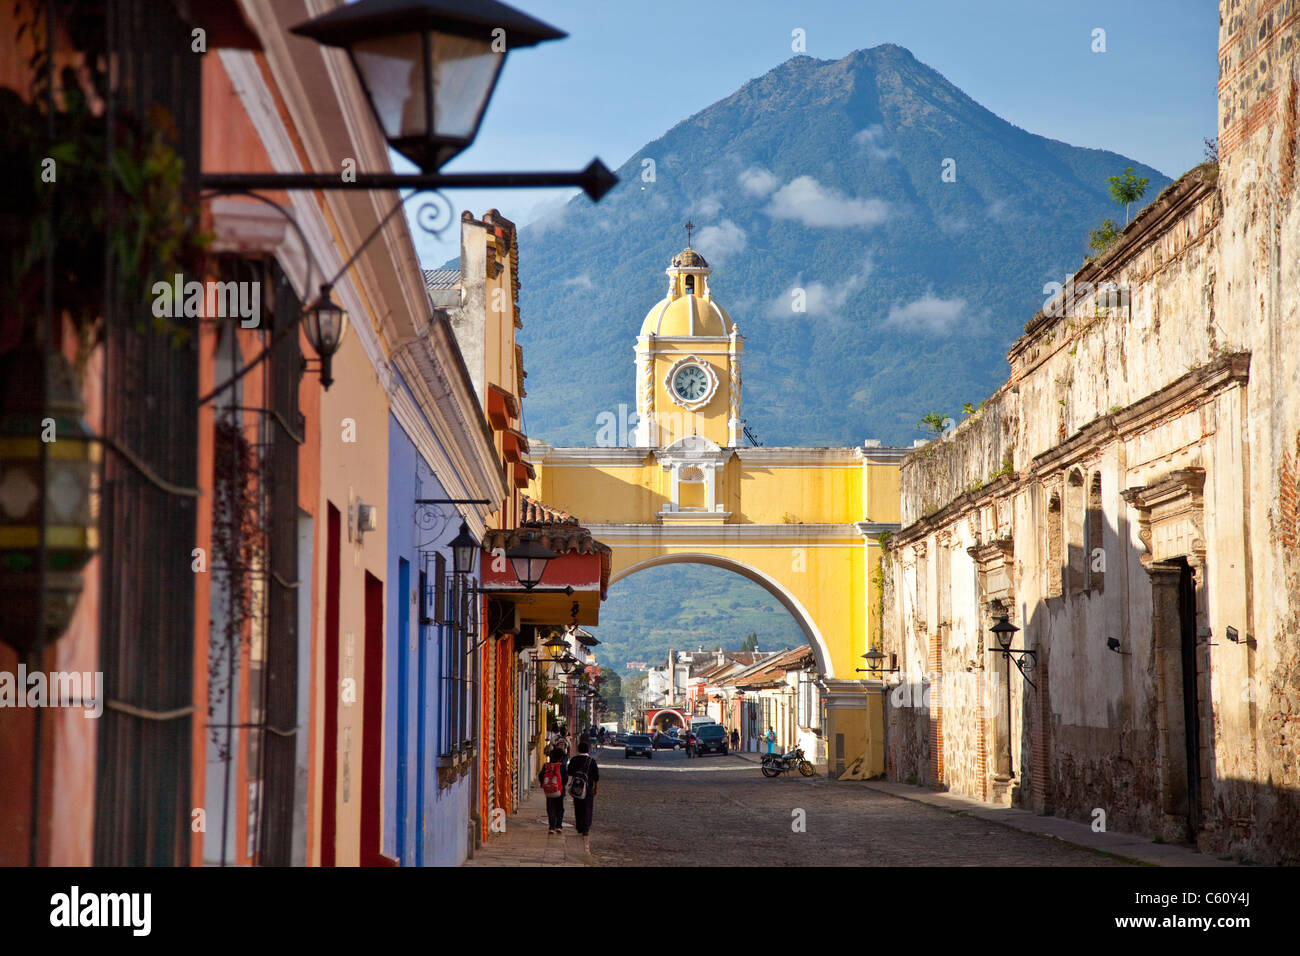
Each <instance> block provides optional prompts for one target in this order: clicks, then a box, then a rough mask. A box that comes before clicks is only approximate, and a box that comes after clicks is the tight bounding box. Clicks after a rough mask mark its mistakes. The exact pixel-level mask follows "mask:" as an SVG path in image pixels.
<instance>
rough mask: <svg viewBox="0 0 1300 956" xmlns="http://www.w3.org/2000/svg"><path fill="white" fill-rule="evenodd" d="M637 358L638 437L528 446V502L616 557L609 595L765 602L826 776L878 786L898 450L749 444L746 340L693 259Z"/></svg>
mask: <svg viewBox="0 0 1300 956" xmlns="http://www.w3.org/2000/svg"><path fill="white" fill-rule="evenodd" d="M665 271H666V274H667V276H668V291H667V294H666V295H665V297H664V298H663V299H661V300H660V301H659V302H657V303H656V304H655V305H654V306H653V307H651V309H650V311H649V312H648V313H647V314H646V317H645V320H644V322H643V323H642V326H641V330H640V334H639V335H638V336H637V339H636V345H635V362H636V370H637V396H636V405H637V427H636V428H635V430H634V431H633V433H632V435H631V441H630V443H629V444H626V445H615V444H612V443H611V444H610V445H608V446H605V447H599V446H598V447H581V448H579V447H557V446H549V445H544V444H540V443H535V444H534V446H533V450H532V452H531V453H530V455H529V461H530V462H531V464H532V465H533V466H534V468H535V469H536V478H535V479H534V481H533V484H532V486H531V490H530V494H531V495H532V496H533V497H535V498H537V499H538V500H539V501H542V502H544V503H545V504H546V505H547V506H548V507H551V508H556V509H559V510H561V511H565V512H568V513H570V514H573V515H577V516H578V517H579V518H580V519H581V521H582V523H583V525H584V526H585V527H587V528H588V529H589V530H590V531H591V533H592V534H593V535H594V536H595V537H596V538H597V539H598V540H600V541H602V542H604V543H605V544H607V545H609V546H610V547H611V548H612V549H613V564H612V573H611V577H610V580H611V582H615V581H618V580H621V579H622V578H625V577H627V576H629V575H631V574H635V573H636V572H637V571H641V570H644V569H646V568H651V567H656V566H659V565H663V564H676V563H694V564H707V565H712V566H715V567H722V568H726V569H727V570H729V571H734V572H735V573H737V574H740V575H742V576H744V577H746V578H748V579H749V580H751V581H754V582H756V583H757V584H759V585H760V586H762V587H763V588H764V589H766V590H767V591H768V592H769V593H770V594H772V595H773V596H774V597H775V598H776V599H777V600H778V601H779V602H780V603H781V605H782V606H783V607H785V608H786V610H788V611H789V612H790V614H791V616H792V617H793V618H794V619H795V621H796V622H797V623H798V625H799V628H800V630H801V631H802V632H803V635H804V637H805V639H806V640H807V641H808V644H809V646H810V647H811V648H812V650H813V655H814V657H815V659H816V663H817V670H818V674H819V684H820V686H821V688H822V700H823V701H824V704H825V707H826V719H825V720H824V721H823V724H822V726H823V727H825V728H826V732H825V735H824V752H823V753H821V754H818V755H817V757H818V762H819V763H822V764H823V765H825V766H827V767H828V768H829V769H830V770H831V772H833V773H834V772H837V771H839V770H842V769H844V768H846V767H852V768H855V770H854V771H853V772H854V775H855V776H856V775H857V774H858V773H861V772H862V768H864V767H865V768H866V770H867V771H868V772H867V775H868V776H870V775H874V774H875V773H879V772H882V771H883V769H884V763H883V745H882V741H881V735H880V728H881V727H882V725H883V724H882V716H883V714H882V706H883V698H882V686H881V682H880V681H878V680H874V681H866V680H859V679H858V678H860V677H861V676H863V674H862V673H861V672H860V671H859V668H861V667H863V666H864V662H863V660H862V657H861V655H862V654H863V653H865V652H866V651H867V649H868V648H871V647H877V646H879V644H880V621H879V610H878V609H879V585H878V584H877V583H875V582H876V579H877V574H876V572H877V568H878V565H879V561H880V538H881V535H882V534H886V533H888V532H891V531H893V530H896V529H897V528H898V501H899V483H898V474H899V472H898V462H899V460H900V459H901V458H902V456H903V454H905V453H906V451H908V449H905V448H889V447H881V446H880V444H879V443H878V442H874V443H873V442H866V443H864V444H863V445H861V446H858V447H850V448H803V447H784V448H777V447H763V446H757V445H752V444H747V443H746V440H745V435H744V420H743V418H742V417H741V388H742V376H741V363H742V359H743V355H744V338H743V336H741V334H740V332H739V329H738V328H737V326H736V324H735V322H733V321H732V319H731V316H730V315H729V314H728V313H727V311H726V310H725V309H724V308H723V307H722V306H721V305H720V304H719V303H718V302H717V301H716V300H715V299H714V298H713V296H712V293H711V291H710V289H709V278H710V276H711V274H712V270H711V269H710V267H709V265H708V263H707V262H706V261H705V260H704V257H703V256H701V255H700V254H699V253H698V252H696V251H695V250H694V249H691V248H689V247H688V248H687V249H685V250H683V251H682V252H681V253H679V254H678V255H677V256H675V257H674V258H673V260H672V262H671V264H670V265H669V266H668V268H667V269H666V270H665Z"/></svg>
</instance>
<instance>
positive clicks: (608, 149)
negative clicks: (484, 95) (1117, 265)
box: [399, 0, 1218, 268]
mask: <svg viewBox="0 0 1300 956" xmlns="http://www.w3.org/2000/svg"><path fill="white" fill-rule="evenodd" d="M514 5H515V6H517V7H519V8H520V9H522V10H524V11H525V12H526V13H529V14H531V15H532V16H535V17H537V18H538V19H540V20H544V21H546V22H548V23H550V24H552V25H553V26H556V27H558V28H559V29H561V30H565V31H567V32H568V34H569V36H568V38H567V39H564V40H556V41H552V42H550V43H545V44H542V45H540V46H537V47H533V48H530V49H524V50H519V51H517V52H514V53H512V54H510V55H509V57H508V58H507V60H506V65H505V68H504V69H503V70H502V74H501V79H500V82H499V83H498V84H497V89H496V94H495V95H494V96H493V98H492V101H491V103H490V104H489V105H488V111H487V115H486V117H485V118H484V121H483V126H482V129H481V130H480V133H479V136H478V139H477V140H476V141H475V142H474V144H473V145H472V146H471V147H470V148H469V149H468V150H466V151H465V152H464V153H463V154H461V155H460V156H458V157H457V158H456V159H455V160H453V161H452V162H451V163H449V164H448V166H447V167H446V169H447V171H448V172H451V171H489V170H549V169H580V168H582V167H583V166H585V165H586V164H587V163H588V162H589V161H590V160H591V158H592V157H593V156H599V157H600V158H601V159H603V160H604V161H605V163H606V165H608V166H609V167H610V168H611V169H616V168H617V167H618V166H619V165H621V164H622V163H623V162H624V161H625V160H626V159H627V158H628V157H629V156H631V155H632V154H633V153H634V152H636V151H637V150H638V149H640V148H641V147H642V146H643V145H645V144H646V143H647V142H649V141H650V140H653V139H655V138H656V137H658V136H661V135H662V134H663V133H665V132H667V131H668V130H669V129H670V128H671V127H672V126H674V125H676V124H677V123H678V122H680V121H681V120H683V119H685V118H687V117H688V116H691V115H692V114H694V113H697V112H699V111H700V110H702V109H704V108H705V107H707V106H709V105H710V104H712V103H714V102H716V101H717V100H719V99H722V98H724V97H726V96H728V95H730V94H731V93H733V92H734V91H735V90H736V89H738V88H739V87H740V86H742V85H743V84H744V83H745V82H746V81H748V80H750V79H753V78H755V77H758V76H761V75H762V74H764V73H766V72H767V71H768V70H770V69H772V68H773V67H774V66H776V65H777V64H779V63H781V62H783V61H784V60H787V59H789V58H790V57H791V56H793V55H795V54H794V52H793V51H792V50H791V42H792V41H791V32H792V31H793V30H795V29H796V28H799V29H802V30H803V31H804V33H805V36H806V44H807V54H808V55H809V56H813V57H816V58H818V59H827V60H834V59H839V58H840V57H842V56H845V55H846V54H848V53H850V52H852V51H854V50H857V49H862V48H865V47H871V46H876V45H877V44H880V43H897V44H899V45H900V46H904V47H906V48H907V49H909V50H910V51H911V52H912V54H913V55H914V56H915V57H916V58H917V59H918V60H920V61H921V62H923V63H926V64H927V65H929V66H931V67H933V68H934V69H935V70H937V71H938V72H940V73H942V74H943V75H944V76H946V77H947V78H948V79H949V80H950V81H951V82H952V83H954V84H955V85H957V86H958V87H960V88H961V89H962V90H963V91H965V92H966V93H967V94H968V95H969V96H971V97H972V98H973V99H974V100H975V101H976V102H978V103H980V104H982V105H983V106H985V107H986V108H988V109H990V110H992V111H993V112H994V113H996V114H998V115H999V116H1001V117H1002V118H1003V119H1005V120H1007V121H1008V122H1011V123H1014V124H1015V125H1017V126H1020V127H1023V128H1024V129H1026V130H1029V131H1030V132H1032V133H1038V134H1041V135H1043V136H1048V137H1051V138H1053V139H1059V140H1063V141H1065V142H1067V143H1070V144H1073V145H1076V146H1088V147H1093V148H1101V149H1111V150H1115V151H1116V152H1119V153H1122V154H1124V155H1127V156H1131V157H1133V158H1134V159H1137V160H1140V161H1141V162H1144V163H1147V164H1149V165H1151V166H1154V167H1155V168H1156V169H1159V170H1160V171H1162V172H1164V173H1165V174H1166V175H1168V176H1170V177H1176V176H1178V175H1179V174H1181V173H1183V172H1185V171H1186V170H1187V169H1189V168H1190V167H1192V166H1194V165H1196V164H1197V163H1198V162H1200V161H1201V160H1202V158H1203V152H1204V146H1203V144H1202V140H1203V139H1204V138H1205V137H1207V136H1214V135H1215V133H1216V130H1215V122H1216V115H1217V106H1216V98H1215V97H1216V93H1215V89H1216V84H1217V81H1218V62H1217V57H1218V4H1217V3H1216V2H1215V0H1136V2H1134V0H1127V2H1112V0H1100V2H1091V3H1065V2H1063V0H978V2H976V0H908V2H905V3H899V2H897V0H893V2H880V0H856V2H854V0H837V2H831V0H818V2H806V0H805V2H800V3H793V2H790V0H785V2H775V0H693V2H686V0H641V2H635V0H520V2H518V3H515V4H514ZM1096 29H1102V30H1104V31H1105V46H1106V50H1105V52H1104V53H1101V52H1093V50H1092V46H1093V43H1094V39H1093V31H1094V30H1096ZM399 163H400V161H399ZM399 168H409V167H406V166H400V167H399ZM570 194H571V191H560V190H498V191H488V190H458V191H455V192H449V193H448V194H447V195H448V198H449V199H450V200H451V201H452V202H453V203H454V204H455V207H456V214H457V216H459V213H460V211H461V210H462V209H469V210H470V211H472V212H473V213H475V214H476V215H481V214H482V213H483V212H484V211H485V210H486V209H488V208H490V207H493V206H495V207H496V208H497V209H499V210H500V211H501V212H502V213H503V214H504V215H505V216H507V217H508V218H511V219H514V220H515V221H516V222H517V223H519V224H520V225H523V224H526V223H527V222H528V221H529V220H530V219H532V218H535V216H536V215H538V214H539V212H541V211H544V210H545V208H546V206H547V205H553V204H555V203H557V202H559V201H562V200H563V199H564V198H565V197H567V196H568V195H570ZM417 206H418V202H412V203H411V204H410V205H409V207H408V208H409V209H410V210H414V209H415V208H416V207H417ZM412 234H413V235H414V237H415V241H416V245H417V248H418V249H419V252H420V258H421V260H422V262H423V264H424V265H425V267H426V268H432V267H435V266H438V265H441V264H442V263H443V262H445V261H446V260H447V259H449V258H452V257H454V256H456V255H457V254H458V252H459V249H458V231H457V230H455V229H451V230H449V231H448V232H447V234H446V241H445V242H439V241H437V240H434V239H433V238H432V237H430V236H428V235H427V234H426V233H424V232H423V231H421V230H420V229H419V228H417V227H415V226H414V225H413V226H412Z"/></svg>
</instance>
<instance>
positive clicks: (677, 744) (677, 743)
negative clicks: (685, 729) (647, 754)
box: [655, 734, 686, 750]
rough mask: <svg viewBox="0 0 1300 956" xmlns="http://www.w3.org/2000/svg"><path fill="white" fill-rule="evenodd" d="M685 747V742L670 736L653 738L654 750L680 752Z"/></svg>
mask: <svg viewBox="0 0 1300 956" xmlns="http://www.w3.org/2000/svg"><path fill="white" fill-rule="evenodd" d="M685 746H686V741H684V740H682V739H681V738H680V737H674V736H673V735H672V734H660V735H659V736H658V737H656V738H655V749H656V750H681V749H682V748H683V747H685Z"/></svg>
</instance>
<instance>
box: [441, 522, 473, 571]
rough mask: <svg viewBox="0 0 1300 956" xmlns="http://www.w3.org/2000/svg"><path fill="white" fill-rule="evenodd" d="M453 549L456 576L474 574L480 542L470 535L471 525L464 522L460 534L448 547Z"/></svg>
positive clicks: (452, 561) (452, 555)
mask: <svg viewBox="0 0 1300 956" xmlns="http://www.w3.org/2000/svg"><path fill="white" fill-rule="evenodd" d="M448 546H449V547H450V548H451V567H452V570H453V571H454V572H455V573H456V574H473V573H474V556H475V555H476V554H478V552H479V549H480V547H481V546H480V544H479V542H478V541H477V540H476V539H475V538H474V536H473V535H472V534H470V533H469V525H468V524H467V523H466V522H464V521H462V522H461V523H460V532H459V533H458V534H457V535H456V537H454V538H452V539H451V541H450V542H449V545H448Z"/></svg>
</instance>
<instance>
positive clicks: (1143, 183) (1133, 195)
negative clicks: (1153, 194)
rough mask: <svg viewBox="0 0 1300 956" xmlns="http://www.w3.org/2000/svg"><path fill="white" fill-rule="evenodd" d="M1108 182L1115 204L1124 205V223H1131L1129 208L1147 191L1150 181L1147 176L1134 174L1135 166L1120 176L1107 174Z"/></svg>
mask: <svg viewBox="0 0 1300 956" xmlns="http://www.w3.org/2000/svg"><path fill="white" fill-rule="evenodd" d="M1106 182H1107V184H1108V185H1109V186H1110V198H1111V199H1112V200H1114V202H1115V205H1117V206H1123V207H1124V225H1126V226H1127V225H1128V224H1129V219H1130V218H1131V217H1130V216H1129V210H1130V209H1131V208H1132V207H1133V204H1134V203H1135V202H1137V201H1138V200H1139V199H1141V198H1142V195H1143V194H1144V193H1145V192H1146V191H1147V183H1148V182H1150V180H1149V179H1147V177H1146V176H1143V177H1141V178H1139V177H1137V176H1134V175H1133V167H1132V166H1130V167H1129V168H1128V169H1126V170H1124V172H1123V173H1122V174H1121V175H1119V176H1107V177H1106Z"/></svg>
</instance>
